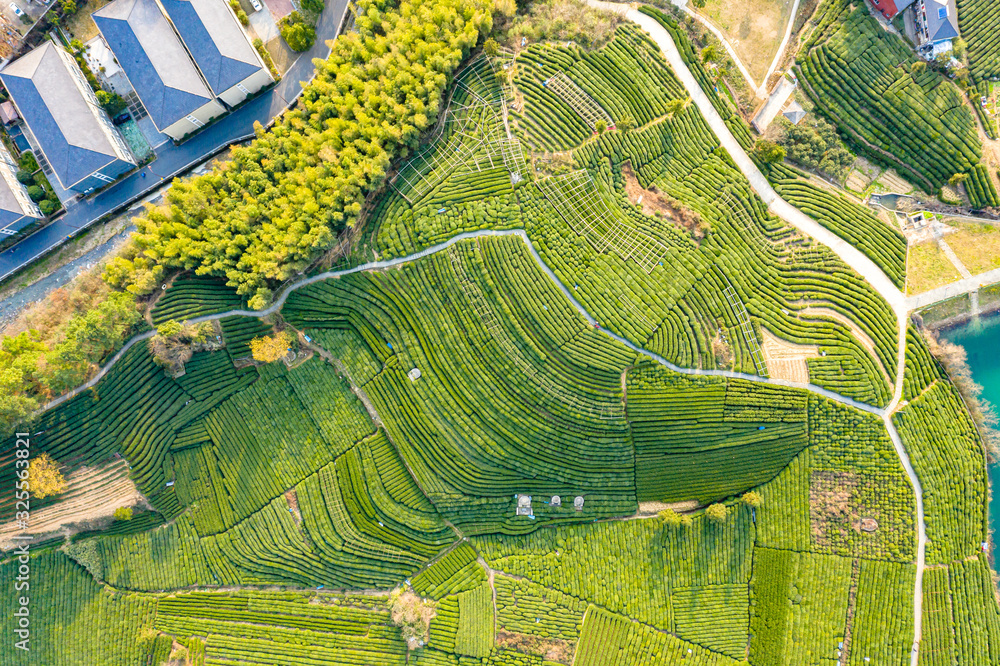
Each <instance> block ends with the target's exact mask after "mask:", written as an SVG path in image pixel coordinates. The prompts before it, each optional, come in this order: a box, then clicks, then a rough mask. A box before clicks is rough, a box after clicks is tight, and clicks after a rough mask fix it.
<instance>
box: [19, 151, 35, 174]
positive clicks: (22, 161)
mask: <svg viewBox="0 0 1000 666" xmlns="http://www.w3.org/2000/svg"><path fill="white" fill-rule="evenodd" d="M17 164H18V166H20V167H21V168H22V169H24V170H25V171H29V172H31V173H35V172H36V171H38V160H36V159H35V154H34V153H32V152H31V151H30V150H26V151H24V152H23V153H21V155H20V157H18V158H17Z"/></svg>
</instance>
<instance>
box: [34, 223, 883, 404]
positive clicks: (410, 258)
mask: <svg viewBox="0 0 1000 666" xmlns="http://www.w3.org/2000/svg"><path fill="white" fill-rule="evenodd" d="M499 236H516V237H518V238H520V239H521V240H522V241H524V243H525V245H527V247H528V250H529V251H530V252H531V256H532V257H534V259H535V262H536V263H537V264H538V267H539V268H540V269H541V270H542V271H543V272H544V273H545V274H546V275H547V276H548V277H549V279H550V280H552V282H553V284H555V286H556V287H557V288H558V289H559V291H560V292H562V294H563V296H565V297H566V298H567V299H568V300H569V302H570V303H572V304H573V307H574V308H576V310H577V312H579V313H580V314H581V315H582V316H583V318H584V319H586V320H587V322H588V323H590V324H591V325H595V326H596V325H597V320H596V319H595V318H594V317H593V315H591V314H590V313H589V312H587V310H586V309H585V308H584V307H583V305H581V304H580V302H579V301H577V300H576V298H574V297H573V293H572V292H571V291H570V290H569V288H568V287H566V285H564V284H563V283H562V282H561V281H560V280H559V278H558V277H556V274H555V272H553V270H552V269H551V268H550V267H549V265H548V264H546V263H545V261H544V260H543V259H542V256H541V255H540V254H539V253H538V250H536V249H535V246H534V244H532V242H531V240H530V239H529V238H528V234H527V233H525V231H524V230H523V229H508V230H497V229H480V230H479V231H467V232H465V233H461V234H458V235H457V236H452V237H451V238H449V239H448V240H447V241H445V242H443V243H439V244H437V245H432V246H431V247H428V248H425V249H423V250H421V251H419V252H414V253H413V254H410V255H407V256H405V257H397V258H395V259H387V260H385V261H370V262H368V263H366V264H361V265H359V266H355V267H354V268H346V269H344V270H339V271H327V272H325V273H319V274H318V275H313V276H312V277H308V278H304V279H302V280H300V281H298V282H296V283H294V284H292V285H290V286H289V287H288V288H286V289H285V290H284V291H283V292H282V293H281V295H280V296H279V297H278V298H277V299H276V300H275V302H274V303H273V304H272V305H271V306H270V307H268V308H267V309H264V310H229V311H227V312H218V313H215V314H210V315H204V316H201V317H193V318H191V319H188V320H186V321H188V322H190V323H192V324H200V323H203V322H209V321H216V320H219V319H222V318H224V317H232V316H242V317H256V318H262V317H267V316H268V315H272V314H275V313H276V312H278V311H279V310H281V308H282V307H283V306H284V305H285V301H287V300H288V297H289V295H291V293H292V292H294V291H298V290H299V289H302V288H303V287H307V286H309V285H311V284H315V283H317V282H322V281H323V280H329V279H331V278H340V277H344V276H345V275H351V274H353V273H362V272H365V271H375V270H384V269H387V268H393V267H395V266H400V265H402V264H408V263H411V262H414V261H418V260H420V259H423V258H424V257H429V256H430V255H432V254H437V253H438V252H441V251H443V250H447V249H448V248H450V247H451V246H452V245H455V244H456V243H461V242H462V241H466V240H473V239H476V238H488V237H499ZM600 331H601V332H602V333H604V334H605V335H607V336H608V337H610V338H612V339H614V340H616V341H618V342H620V343H622V344H623V345H625V346H627V347H628V348H629V349H632V350H633V351H635V352H637V353H639V354H643V355H644V356H646V357H648V358H650V359H651V360H653V361H656V362H657V363H659V364H660V365H662V366H664V367H666V368H669V369H670V370H673V371H674V372H678V373H681V374H684V375H704V376H712V377H732V378H735V379H745V380H747V381H751V382H757V383H760V384H771V385H774V386H786V387H789V388H797V389H803V390H806V391H812V392H813V393H816V394H818V395H822V396H824V397H826V398H830V399H831V400H835V401H837V402H839V403H842V404H844V405H850V406H851V407H855V408H857V409H860V410H862V411H865V412H868V413H869V414H875V415H877V416H882V417H884V416H886V415H887V414H888V412H887V411H886V410H885V409H881V408H879V407H874V406H872V405H869V404H866V403H863V402H858V401H857V400H854V399H853V398H848V397H847V396H843V395H840V394H839V393H835V392H833V391H831V390H829V389H825V388H823V387H822V386H816V385H815V384H806V383H802V382H791V381H787V380H784V379H774V378H771V377H761V376H760V375H751V374H747V373H743V372H733V371H730V370H701V369H697V368H682V367H680V366H677V365H674V364H673V363H671V362H670V361H668V360H666V359H665V358H663V357H662V356H659V355H658V354H654V353H653V352H651V351H649V350H647V349H645V348H643V347H640V346H639V345H637V344H635V343H634V342H631V341H630V340H627V339H625V338H623V337H621V336H620V335H617V334H615V333H612V332H611V331H609V330H607V329H605V328H603V327H602V328H601V329H600ZM154 335H156V331H147V332H145V333H142V334H140V335H137V336H135V337H133V338H132V339H130V340H129V341H128V342H127V343H125V345H124V346H123V347H122V348H121V349H120V350H119V351H118V353H116V354H115V355H114V356H112V357H111V360H109V361H108V362H107V363H106V364H105V365H104V367H103V368H101V370H100V371H99V372H98V373H97V374H96V375H95V376H94V377H93V379H91V380H90V381H88V382H87V383H86V384H83V385H81V386H78V387H77V388H75V389H73V390H72V391H70V392H69V393H66V394H64V395H62V396H60V397H58V398H56V399H55V400H52V401H51V402H49V403H48V404H46V405H45V406H43V407H41V408H40V409H39V410H38V413H41V412H43V411H46V410H48V409H52V408H53V407H56V406H58V405H60V404H62V403H64V402H66V401H67V400H70V399H71V398H73V397H75V396H77V395H78V394H80V393H82V392H83V391H86V390H87V389H89V388H92V387H93V386H95V385H96V384H97V383H98V382H99V381H101V379H103V378H104V376H105V375H106V374H107V373H108V372H109V371H110V370H111V368H113V367H114V366H115V364H116V363H117V362H118V361H119V360H120V359H121V357H122V356H124V355H125V353H126V352H128V350H130V349H131V348H132V347H134V346H135V345H136V344H138V343H140V342H142V341H144V340H148V339H149V338H151V337H153V336H154Z"/></svg>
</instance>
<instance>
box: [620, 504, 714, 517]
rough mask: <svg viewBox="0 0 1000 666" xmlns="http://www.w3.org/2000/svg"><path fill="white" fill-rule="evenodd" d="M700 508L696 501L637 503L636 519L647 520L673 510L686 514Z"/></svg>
mask: <svg viewBox="0 0 1000 666" xmlns="http://www.w3.org/2000/svg"><path fill="white" fill-rule="evenodd" d="M699 506H701V505H700V504H698V502H697V501H696V500H686V501H684V502H639V513H638V514H636V515H637V517H642V518H648V517H651V516H655V515H656V514H658V513H660V512H661V511H666V510H667V509H673V510H674V511H676V512H677V513H688V512H691V511H695V510H697V509H698V507H699Z"/></svg>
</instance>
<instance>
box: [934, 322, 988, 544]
mask: <svg viewBox="0 0 1000 666" xmlns="http://www.w3.org/2000/svg"><path fill="white" fill-rule="evenodd" d="M943 337H945V338H946V339H948V340H950V341H952V342H954V343H956V344H960V345H962V346H963V347H965V351H966V352H967V353H968V355H969V367H970V368H972V376H973V378H974V379H975V380H976V381H977V382H978V383H979V384H981V385H982V387H983V398H985V399H986V400H988V401H989V402H990V404H992V405H993V406H994V407H995V408H997V409H1000V316H997V315H993V316H990V317H984V318H981V319H979V320H978V321H972V322H969V323H968V324H965V325H963V326H959V327H957V328H954V329H952V330H950V331H948V332H947V333H945V334H944V336H943ZM990 486H991V488H992V490H993V498H992V500H991V501H990V529H991V530H992V531H993V535H994V537H993V538H994V541H996V539H997V538H1000V465H991V466H990Z"/></svg>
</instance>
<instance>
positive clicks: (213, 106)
mask: <svg viewBox="0 0 1000 666" xmlns="http://www.w3.org/2000/svg"><path fill="white" fill-rule="evenodd" d="M225 112H226V109H225V108H224V107H223V106H222V105H221V104H219V103H218V102H217V101H215V100H214V99H213V100H212V101H210V102H207V103H206V104H204V105H202V106H201V107H200V108H198V109H196V110H195V111H192V112H191V113H189V114H188V115H187V117H185V118H181V119H180V120H178V121H177V122H175V123H174V124H173V125H171V126H169V127H165V128H163V129H160V128H157V129H159V130H160V131H161V132H163V133H164V134H166V135H167V136H169V137H170V138H171V139H173V140H174V141H180V140H181V139H182V138H184V137H185V136H186V135H188V134H192V133H194V132H197V131H198V130H199V129H201V128H202V127H204V126H205V125H207V124H208V123H209V122H211V120H212V119H213V118H218V117H219V116H221V115H222V114H224V113H225Z"/></svg>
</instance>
